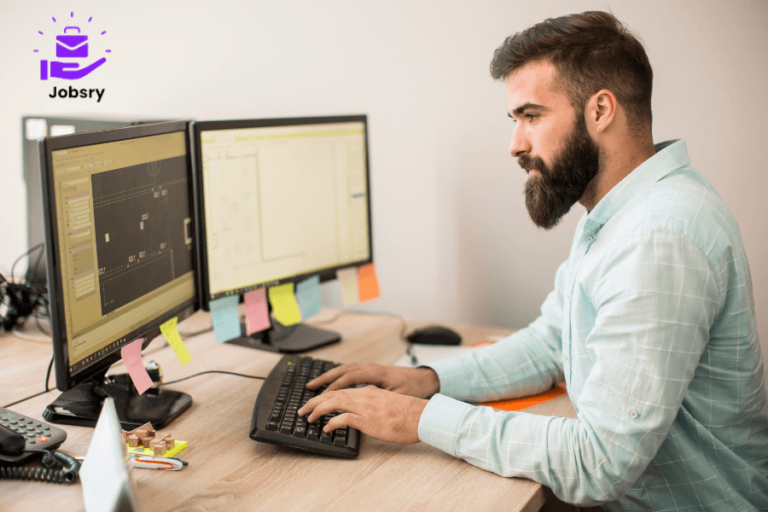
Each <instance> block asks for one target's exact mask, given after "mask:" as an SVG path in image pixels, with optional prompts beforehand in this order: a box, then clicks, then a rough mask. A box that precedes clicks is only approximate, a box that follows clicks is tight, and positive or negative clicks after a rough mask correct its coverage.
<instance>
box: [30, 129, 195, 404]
mask: <svg viewBox="0 0 768 512" xmlns="http://www.w3.org/2000/svg"><path fill="white" fill-rule="evenodd" d="M44 145H45V147H44V149H43V151H42V153H41V157H43V158H44V159H45V161H46V163H47V165H45V166H43V168H44V171H43V184H44V190H45V193H46V194H47V201H46V203H47V204H46V205H45V206H46V209H47V211H46V220H47V222H48V229H47V230H46V233H47V235H48V236H49V238H48V246H49V247H52V248H53V250H52V251H49V252H50V253H52V254H50V255H49V267H52V268H54V269H55V271H54V272H53V273H51V272H50V268H49V286H50V288H51V289H52V291H54V293H53V294H52V296H51V313H52V315H51V316H52V328H53V331H54V332H53V336H54V350H55V351H56V355H57V386H58V387H59V389H69V387H71V384H72V383H73V381H79V380H81V379H80V378H79V376H80V375H81V374H82V375H83V377H85V376H86V374H87V375H91V374H93V371H95V370H97V369H98V368H102V367H104V366H108V365H109V364H112V363H113V362H115V361H116V360H117V359H119V355H120V348H121V347H122V346H123V345H124V344H126V343H129V342H131V341H133V340H134V339H136V338H138V337H141V336H144V335H146V333H148V332H149V331H150V330H151V329H156V328H157V327H158V326H159V325H160V324H161V323H163V322H164V321H165V320H167V319H169V318H172V317H173V316H175V315H177V314H178V313H179V311H180V310H182V309H183V308H185V307H189V306H191V305H193V304H194V299H195V282H194V267H193V245H192V238H193V231H194V226H193V224H192V213H191V211H192V208H190V204H191V187H190V183H189V177H190V172H189V159H188V154H187V138H186V123H165V124H157V125H147V126H144V127H134V128H123V129H117V130H108V131H103V132H92V133H89V134H82V135H70V136H66V137H59V138H49V139H46V140H45V142H44ZM64 369H65V370H66V372H62V373H66V381H64V380H63V379H62V378H61V377H62V376H60V375H59V373H60V370H64ZM89 369H90V370H93V371H90V372H89V371H87V370H89Z"/></svg>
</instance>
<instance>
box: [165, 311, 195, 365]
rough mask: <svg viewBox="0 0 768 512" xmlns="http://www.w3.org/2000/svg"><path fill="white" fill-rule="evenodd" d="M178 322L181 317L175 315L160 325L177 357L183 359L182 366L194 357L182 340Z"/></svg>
mask: <svg viewBox="0 0 768 512" xmlns="http://www.w3.org/2000/svg"><path fill="white" fill-rule="evenodd" d="M178 323H179V317H177V316H175V317H173V318H172V319H170V320H168V321H167V322H165V323H164V324H163V325H161V326H160V332H162V333H163V336H165V339H166V340H168V344H169V345H170V346H171V348H172V349H173V351H174V352H176V357H178V358H179V361H181V366H186V364H187V363H188V362H189V360H190V359H192V355H191V354H190V353H189V350H187V347H186V346H185V345H184V342H183V341H182V340H181V335H180V334H179V329H178V327H177V324H178Z"/></svg>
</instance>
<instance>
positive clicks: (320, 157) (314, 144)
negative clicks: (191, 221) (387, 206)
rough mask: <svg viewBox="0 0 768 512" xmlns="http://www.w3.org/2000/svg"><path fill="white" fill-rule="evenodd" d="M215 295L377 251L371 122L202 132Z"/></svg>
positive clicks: (210, 275) (211, 278) (210, 274)
mask: <svg viewBox="0 0 768 512" xmlns="http://www.w3.org/2000/svg"><path fill="white" fill-rule="evenodd" d="M201 148H202V164H203V165H202V169H203V186H204V189H203V190H204V194H203V195H204V204H205V222H206V233H207V241H206V243H207V252H208V278H209V283H210V284H209V288H210V289H209V291H210V294H211V297H212V298H216V297H217V296H221V294H223V292H227V291H231V290H240V289H244V288H248V287H253V286H255V285H258V284H263V283H267V282H270V281H274V280H277V279H281V278H284V277H290V276H296V275H301V274H305V273H311V272H315V271H318V270H322V269H326V268H332V267H336V266H339V265H343V264H345V263H352V262H357V261H362V260H367V259H368V258H369V257H370V246H369V235H368V197H367V194H368V184H367V170H366V154H365V125H364V123H362V122H345V123H329V124H313V125H299V126H280V127H262V128H241V129H233V130H210V131H203V132H202V133H201Z"/></svg>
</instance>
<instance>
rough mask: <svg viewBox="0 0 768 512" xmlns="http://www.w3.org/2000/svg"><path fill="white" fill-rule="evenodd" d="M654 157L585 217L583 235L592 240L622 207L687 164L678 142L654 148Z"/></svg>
mask: <svg viewBox="0 0 768 512" xmlns="http://www.w3.org/2000/svg"><path fill="white" fill-rule="evenodd" d="M654 148H655V149H656V154H655V155H653V156H652V157H651V158H649V159H648V160H646V161H645V162H643V163H642V164H640V165H639V166H638V167H637V168H636V169H635V170H633V171H632V172H631V173H629V174H628V175H627V176H625V177H624V179H623V180H621V181H620V182H619V183H617V184H616V185H615V186H614V187H613V188H612V189H611V190H610V191H609V192H608V193H607V194H605V196H604V197H603V198H602V199H601V200H600V202H599V203H597V205H595V207H594V208H593V209H592V211H591V212H589V214H588V215H587V221H586V223H585V224H584V235H585V236H594V235H595V234H596V233H597V232H598V231H600V228H602V227H603V225H605V223H606V222H608V221H609V220H610V219H611V217H613V216H614V215H615V214H616V212H618V211H619V210H620V209H621V207H622V206H624V205H625V204H627V203H628V202H629V201H631V200H632V199H633V198H634V197H636V196H637V195H638V194H640V193H641V192H642V191H643V190H645V188H647V187H648V186H649V185H651V184H653V183H655V182H657V181H659V180H661V179H662V178H664V177H665V176H667V175H668V174H669V173H671V172H672V171H674V170H676V169H679V168H681V167H685V166H687V165H688V164H690V163H691V158H690V157H689V156H688V148H687V147H686V145H685V141H684V140H682V139H678V140H669V141H666V142H661V143H659V144H655V145H654Z"/></svg>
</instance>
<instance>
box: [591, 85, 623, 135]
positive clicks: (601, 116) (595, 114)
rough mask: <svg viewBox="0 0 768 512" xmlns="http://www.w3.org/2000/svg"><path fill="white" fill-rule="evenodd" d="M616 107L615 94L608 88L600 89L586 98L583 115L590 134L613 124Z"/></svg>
mask: <svg viewBox="0 0 768 512" xmlns="http://www.w3.org/2000/svg"><path fill="white" fill-rule="evenodd" d="M618 108H619V103H618V101H617V100H616V95H615V94H613V93H612V92H611V91H609V90H608V89H600V90H599V91H597V92H596V93H595V94H593V95H592V96H591V97H590V98H589V99H588V100H587V104H586V105H585V107H584V115H585V117H586V119H585V120H586V123H587V130H588V131H589V132H590V133H591V134H592V136H596V135H597V134H598V133H602V132H605V131H606V130H607V129H608V128H609V127H610V126H611V125H612V124H613V122H614V119H616V114H617V110H618Z"/></svg>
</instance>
